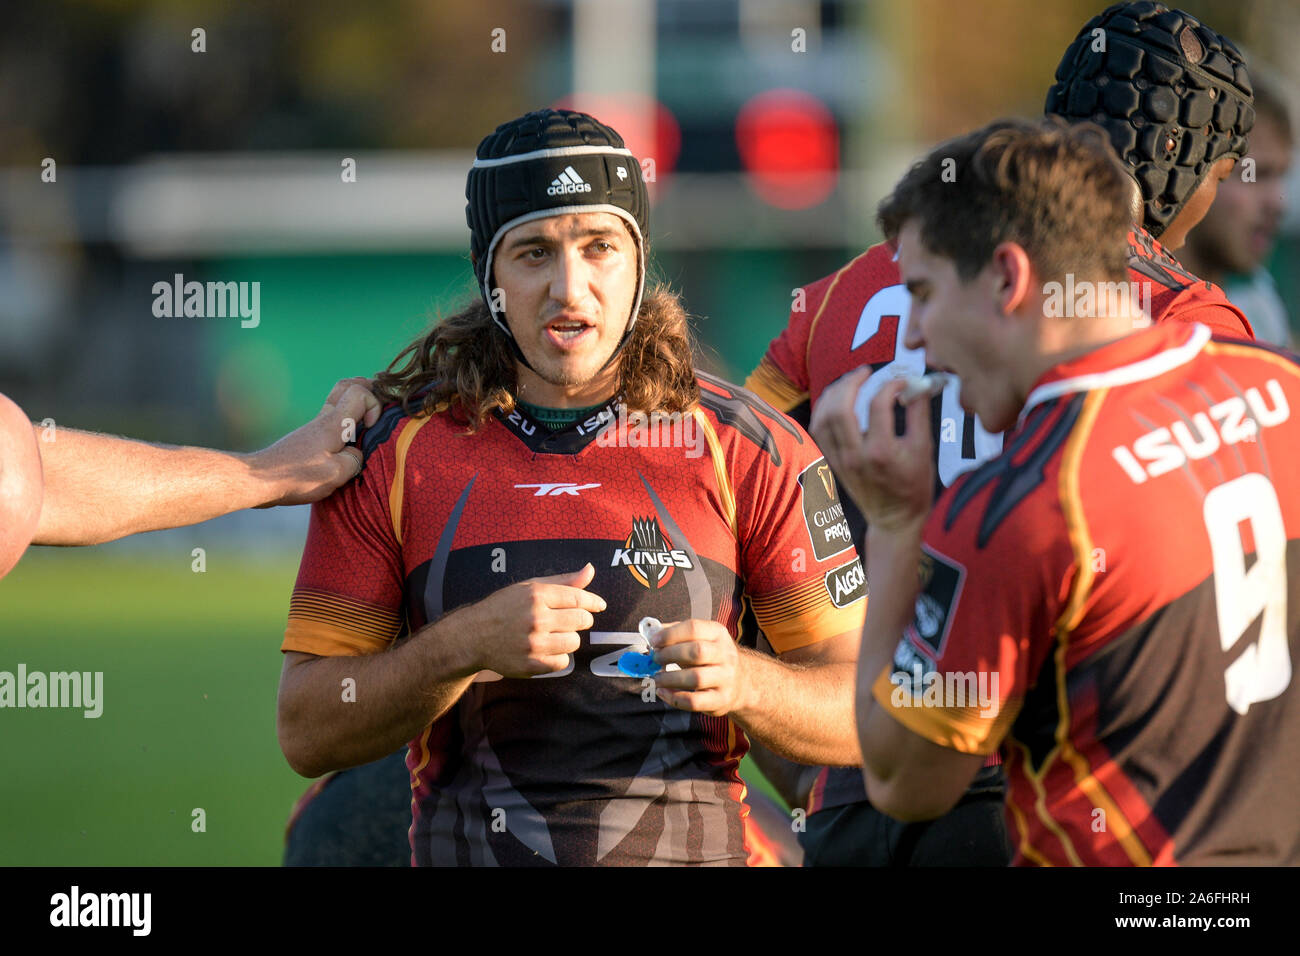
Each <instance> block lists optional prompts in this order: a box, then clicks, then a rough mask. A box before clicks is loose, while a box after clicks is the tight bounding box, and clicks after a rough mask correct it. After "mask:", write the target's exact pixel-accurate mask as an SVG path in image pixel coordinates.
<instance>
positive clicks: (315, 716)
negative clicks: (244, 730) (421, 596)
mask: <svg viewBox="0 0 1300 956" xmlns="http://www.w3.org/2000/svg"><path fill="white" fill-rule="evenodd" d="M445 620H446V619H445V618H444V621H445ZM448 638H449V633H448V630H447V629H446V628H444V627H442V626H441V625H440V624H435V625H432V626H430V627H427V628H424V629H423V630H421V631H420V632H418V633H417V634H415V635H414V636H413V637H411V638H410V639H409V640H407V641H405V642H403V643H402V644H400V645H398V646H397V647H394V648H393V649H392V650H389V651H386V652H384V653H380V654H368V655H365V656H361V657H318V658H311V659H306V660H303V661H302V662H300V663H297V664H296V665H293V666H286V667H285V670H284V673H283V675H282V677H281V680H280V694H279V708H278V716H277V731H278V734H279V738H280V749H281V750H282V751H283V752H284V755H285V758H286V759H287V760H288V761H289V765H290V766H291V767H293V769H294V770H295V771H297V772H298V773H300V774H302V775H303V776H305V777H317V776H320V775H321V774H323V773H328V772H329V771H331V770H341V769H344V768H346V767H355V766H359V765H361V764H364V763H369V762H370V761H372V760H378V759H379V758H380V757H383V756H385V755H386V754H390V753H392V752H393V751H394V750H396V749H397V748H398V747H400V746H402V745H403V744H405V743H407V742H408V741H410V740H412V739H413V738H415V737H417V736H419V734H420V733H421V732H422V731H423V730H424V728H425V727H427V726H428V725H429V724H431V723H433V721H435V720H437V719H438V718H439V717H441V716H442V715H443V714H445V713H446V712H447V711H448V710H450V709H451V707H452V706H453V705H454V704H455V703H456V701H457V700H459V699H460V696H461V695H462V694H463V693H464V692H465V689H466V688H467V687H468V686H469V685H470V683H471V682H472V680H473V678H474V673H475V672H474V671H473V670H471V669H470V667H469V665H468V664H467V663H466V662H465V660H464V658H463V656H462V655H461V654H460V653H459V649H458V648H457V647H456V646H455V642H454V640H450V639H448Z"/></svg>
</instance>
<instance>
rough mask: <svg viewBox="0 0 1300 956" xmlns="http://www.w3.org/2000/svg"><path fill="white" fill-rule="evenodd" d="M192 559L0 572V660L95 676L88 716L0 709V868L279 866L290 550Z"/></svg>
mask: <svg viewBox="0 0 1300 956" xmlns="http://www.w3.org/2000/svg"><path fill="white" fill-rule="evenodd" d="M191 561H192V559H191V557H190V554H189V552H188V551H179V552H178V553H177V555H176V557H175V558H174V559H171V560H168V559H165V558H159V557H157V556H150V557H148V558H142V557H141V556H140V555H139V554H137V553H123V552H120V551H113V552H110V551H107V550H100V549H90V550H62V549H39V548H38V549H33V550H32V551H31V552H29V554H28V555H27V556H26V557H24V558H23V560H22V562H20V564H19V565H18V567H17V568H15V569H14V571H13V572H12V573H11V574H10V575H9V576H8V577H6V578H5V579H4V580H3V581H0V671H9V672H11V673H13V672H16V670H17V667H18V664H19V663H23V664H26V665H27V670H28V672H29V673H31V672H33V671H44V672H50V671H72V670H76V671H92V672H93V671H102V672H103V675H104V684H103V699H104V703H103V714H102V716H100V717H98V718H93V719H88V718H86V717H84V716H83V714H82V711H80V710H55V709H44V710H31V709H22V710H18V709H10V708H4V709H0V780H2V781H3V783H2V784H0V865H9V866H109V865H112V866H178V865H179V866H187V865H200V866H223V865H241V866H250V865H252V866H261V865H272V866H273V865H277V864H278V863H279V861H280V855H281V851H282V847H283V834H284V824H285V821H286V819H287V817H288V814H289V810H290V808H291V807H292V806H293V802H294V801H295V800H296V799H297V798H298V796H299V795H300V794H301V793H302V791H303V790H304V789H306V787H307V785H308V784H307V781H305V780H304V779H303V778H301V777H299V776H298V775H297V774H295V773H294V772H293V771H292V770H290V769H289V767H288V765H287V764H286V763H285V761H284V757H283V756H282V755H281V753H280V748H279V745H278V743H277V742H276V739H275V693H276V686H277V683H278V681H279V675H280V651H279V647H280V639H281V636H282V635H283V630H284V621H285V616H286V613H287V610H288V601H289V592H290V590H291V588H292V586H293V579H294V575H295V573H296V571H297V557H296V555H295V556H292V557H290V556H282V557H278V558H275V559H266V560H257V559H250V558H249V556H248V555H247V554H245V553H242V552H241V551H239V550H238V549H236V548H235V547H233V546H229V547H227V548H224V549H223V548H220V547H209V548H208V549H207V554H206V567H207V569H206V571H204V572H203V573H195V572H194V571H192V570H191ZM746 777H747V779H749V781H750V784H751V786H752V785H754V783H755V782H757V781H761V777H760V776H758V775H757V774H755V773H751V772H749V769H748V768H746ZM760 785H762V784H760ZM196 808H201V809H202V810H203V811H204V814H205V817H206V821H205V822H206V832H201V833H196V832H194V831H193V829H192V822H193V819H194V818H193V816H192V812H193V811H194V810H195V809H196Z"/></svg>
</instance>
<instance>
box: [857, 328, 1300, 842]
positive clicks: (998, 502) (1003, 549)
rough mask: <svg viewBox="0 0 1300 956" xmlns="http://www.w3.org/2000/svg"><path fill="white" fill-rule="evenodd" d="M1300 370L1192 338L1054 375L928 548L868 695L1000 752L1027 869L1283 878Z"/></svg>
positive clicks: (971, 476)
mask: <svg viewBox="0 0 1300 956" xmlns="http://www.w3.org/2000/svg"><path fill="white" fill-rule="evenodd" d="M1297 410H1300V366H1298V365H1297V358H1296V356H1294V355H1288V354H1286V353H1283V352H1281V351H1278V350H1274V349H1272V348H1271V347H1267V346H1263V345H1258V344H1256V343H1251V342H1244V341H1240V340H1228V339H1218V338H1213V339H1212V338H1211V333H1210V330H1209V329H1208V328H1206V327H1205V326H1201V325H1183V324H1170V325H1164V326H1158V327H1155V328H1151V329H1147V330H1144V331H1142V332H1138V333H1135V334H1133V335H1131V336H1128V337H1125V338H1123V339H1121V340H1119V341H1117V342H1113V343H1111V344H1109V345H1106V346H1104V347H1102V348H1099V349H1097V350H1095V351H1093V352H1091V353H1090V354H1088V355H1086V356H1084V357H1082V358H1080V359H1078V360H1075V361H1071V362H1068V363H1065V364H1063V365H1058V366H1056V367H1055V368H1053V369H1051V370H1050V371H1049V372H1047V373H1046V374H1045V375H1044V376H1043V377H1042V378H1040V379H1039V381H1038V382H1037V383H1036V384H1035V387H1034V389H1033V391H1032V392H1031V393H1030V395H1029V397H1028V400H1027V403H1026V406H1025V409H1024V412H1023V413H1022V415H1021V419H1020V423H1019V425H1018V426H1017V427H1016V428H1015V429H1014V430H1013V431H1012V432H1010V433H1009V434H1008V438H1007V450H1006V451H1005V453H1004V454H1002V455H1001V456H999V457H998V458H996V459H994V460H992V461H990V462H988V463H987V464H985V465H983V466H981V467H980V468H979V469H977V470H975V471H972V472H970V473H968V474H966V475H963V476H962V477H961V478H960V479H958V481H957V482H956V484H955V485H954V486H953V487H952V488H950V489H949V490H948V491H947V492H946V493H945V494H944V496H943V497H942V498H941V499H940V500H939V501H938V502H937V504H936V505H935V507H934V510H933V512H932V513H931V515H930V518H929V521H928V523H927V525H926V529H925V536H924V544H923V549H922V550H923V557H922V562H921V564H922V568H921V570H922V581H923V587H922V591H921V593H920V595H919V597H918V599H917V603H916V613H915V616H914V619H913V621H912V623H911V625H910V626H909V627H908V628H907V629H906V631H905V633H904V635H903V637H902V640H901V641H900V642H899V645H898V648H897V650H896V652H895V655H894V659H893V661H892V663H891V665H890V666H888V667H886V668H885V670H884V671H882V673H881V674H880V676H879V678H878V679H877V681H876V683H875V685H874V688H873V690H874V695H875V698H876V700H877V701H878V702H879V703H880V704H881V705H882V706H885V707H888V708H889V709H890V713H891V714H892V715H893V716H894V718H895V719H897V720H898V721H899V722H900V723H902V724H903V725H904V726H906V727H907V728H909V729H910V730H912V731H913V732H915V733H917V734H919V735H921V736H923V737H925V738H926V739H928V740H931V741H933V742H935V743H937V744H940V745H942V746H945V747H951V748H953V749H955V750H959V751H962V752H964V753H981V754H987V753H991V752H993V751H994V750H995V749H997V748H998V747H999V746H1000V745H1001V746H1002V748H1003V755H1004V762H1005V766H1006V770H1007V777H1008V781H1009V787H1010V789H1009V794H1008V811H1009V812H1008V826H1009V828H1010V833H1011V836H1012V839H1013V840H1014V841H1015V842H1016V844H1017V853H1016V858H1015V861H1014V862H1016V863H1019V864H1031V863H1032V864H1045V865H1046V864H1052V865H1064V864H1074V865H1079V864H1085V865H1097V864H1099V865H1127V864H1198V865H1199V864H1283V863H1290V864H1295V863H1300V761H1298V760H1297V759H1296V755H1297V754H1298V753H1300V692H1298V691H1297V687H1296V683H1295V681H1294V680H1293V677H1292V674H1293V666H1294V663H1295V660H1296V656H1297V653H1300V484H1297V483H1296V480H1295V475H1296V474H1297V473H1300V418H1297V416H1296V411H1297Z"/></svg>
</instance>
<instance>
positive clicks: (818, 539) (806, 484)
mask: <svg viewBox="0 0 1300 956" xmlns="http://www.w3.org/2000/svg"><path fill="white" fill-rule="evenodd" d="M799 488H800V497H801V498H802V501H803V520H804V524H805V526H806V527H807V528H808V537H809V538H810V539H811V540H812V546H813V554H814V555H816V556H817V560H818V561H825V560H826V559H827V558H830V557H834V556H835V555H837V554H839V553H840V552H842V551H847V550H848V549H849V548H851V547H853V532H851V531H850V530H849V523H848V521H846V520H845V519H844V505H842V504H840V496H839V492H838V491H837V490H836V488H835V476H834V475H832V474H831V466H830V465H828V464H826V459H825V458H818V459H817V460H816V461H815V462H813V463H812V464H811V465H809V466H808V467H807V468H805V469H804V470H803V471H802V472H801V473H800V474H799Z"/></svg>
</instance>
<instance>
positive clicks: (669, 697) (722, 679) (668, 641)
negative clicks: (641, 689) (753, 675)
mask: <svg viewBox="0 0 1300 956" xmlns="http://www.w3.org/2000/svg"><path fill="white" fill-rule="evenodd" d="M650 644H651V646H652V647H653V648H654V652H655V661H656V662H657V663H658V664H659V665H660V666H661V667H664V668H667V666H668V665H669V664H676V665H677V666H678V667H679V668H681V669H680V670H675V671H670V670H661V671H660V672H659V673H658V674H656V675H655V677H654V680H655V684H656V686H657V688H658V694H659V699H660V700H662V701H663V702H664V703H665V704H667V705H668V706H670V707H676V708H678V709H679V710H693V711H698V712H699V713H702V714H711V715H713V716H715V717H722V716H724V715H726V714H730V713H734V712H736V711H738V710H741V709H742V708H743V707H744V706H745V702H746V700H747V697H748V694H749V684H748V682H747V680H746V671H745V659H744V655H743V654H741V652H740V649H739V648H738V647H736V641H735V638H733V637H732V636H731V634H730V633H728V631H727V629H726V628H725V627H723V626H722V625H721V624H719V623H718V622H717V621H699V620H692V621H680V622H678V623H676V624H668V625H665V626H664V628H663V629H662V630H661V631H660V632H659V633H658V634H656V635H654V636H652V637H651V638H650Z"/></svg>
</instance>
